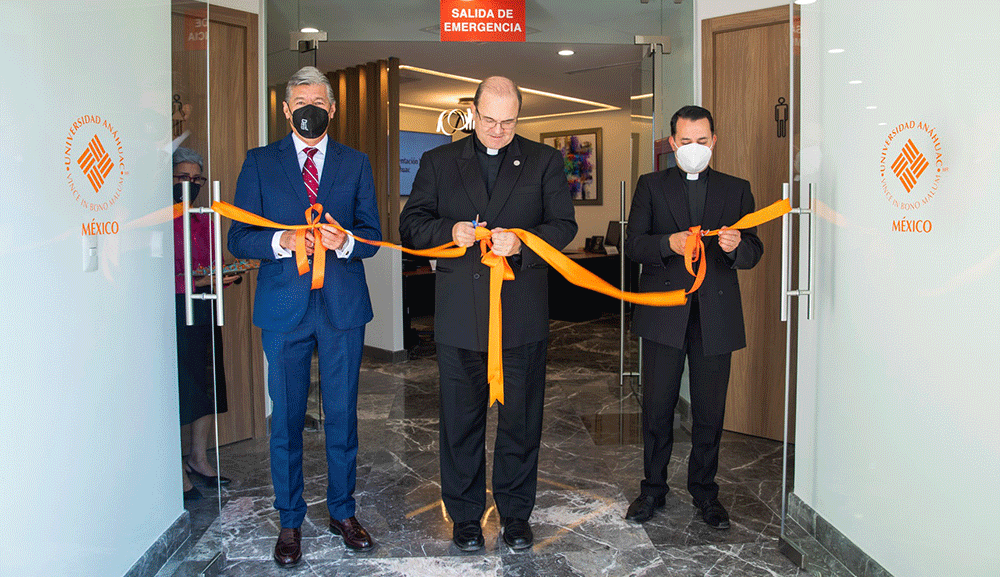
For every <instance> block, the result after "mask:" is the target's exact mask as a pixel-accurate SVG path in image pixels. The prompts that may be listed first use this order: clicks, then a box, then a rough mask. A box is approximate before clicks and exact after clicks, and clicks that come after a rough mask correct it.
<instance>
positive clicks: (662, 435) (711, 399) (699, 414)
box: [640, 300, 732, 503]
mask: <svg viewBox="0 0 1000 577" xmlns="http://www.w3.org/2000/svg"><path fill="white" fill-rule="evenodd" d="M642 354H643V367H642V378H643V394H642V431H643V465H644V473H645V479H643V481H642V484H641V488H640V491H641V493H643V494H645V495H652V496H660V495H663V494H665V493H666V492H667V490H668V487H667V465H669V464H670V452H671V450H672V449H673V444H674V409H675V408H676V406H677V397H678V395H679V393H680V388H681V375H682V374H683V372H684V358H685V357H687V360H688V368H689V369H690V371H689V374H690V383H691V456H690V459H689V460H688V484H687V486H688V491H689V492H690V493H691V496H692V497H694V501H695V503H703V502H705V501H708V500H710V499H715V498H718V496H719V485H718V484H717V483H716V482H715V474H716V472H718V470H719V442H720V440H721V439H722V423H723V421H724V420H725V417H726V390H727V389H728V387H729V366H730V359H731V357H732V353H725V354H722V355H712V356H705V354H704V349H703V347H702V340H701V323H700V321H699V312H698V304H697V300H694V301H693V305H692V309H691V316H690V318H689V320H688V326H687V333H686V336H685V339H684V349H676V348H674V347H669V346H667V345H663V344H660V343H656V342H653V341H651V340H649V339H643V341H642Z"/></svg>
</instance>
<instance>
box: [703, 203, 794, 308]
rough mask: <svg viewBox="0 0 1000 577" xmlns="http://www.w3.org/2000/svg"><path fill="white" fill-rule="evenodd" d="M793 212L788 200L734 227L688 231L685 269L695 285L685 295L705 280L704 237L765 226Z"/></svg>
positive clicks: (745, 219)
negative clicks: (727, 230)
mask: <svg viewBox="0 0 1000 577" xmlns="http://www.w3.org/2000/svg"><path fill="white" fill-rule="evenodd" d="M791 211H792V205H791V203H790V202H789V200H788V199H787V198H786V199H784V200H779V201H777V202H775V203H773V204H771V205H769V206H766V207H764V208H762V209H760V210H758V211H756V212H751V213H750V214H747V215H746V216H744V217H743V218H741V219H740V220H738V221H737V222H736V223H735V224H733V225H732V226H728V227H722V228H720V229H718V230H701V227H700V226H692V227H691V228H689V229H688V230H689V231H690V232H691V234H690V235H688V237H687V239H686V240H685V242H684V268H686V269H687V271H688V273H690V274H691V276H693V277H694V284H692V285H691V288H690V289H688V290H687V291H686V292H685V294H691V293H693V292H694V291H696V290H698V288H699V287H701V283H702V281H704V280H705V243H704V242H703V241H702V240H701V239H702V237H705V236H718V234H719V233H720V232H721V231H722V230H723V229H730V228H735V229H737V230H742V229H745V228H752V227H755V226H757V225H758V224H763V223H765V222H767V221H769V220H773V219H775V218H778V217H779V216H782V215H784V214H786V213H789V212H791ZM695 263H697V265H698V270H697V271H696V270H694V265H695Z"/></svg>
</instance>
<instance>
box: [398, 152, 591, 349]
mask: <svg viewBox="0 0 1000 577" xmlns="http://www.w3.org/2000/svg"><path fill="white" fill-rule="evenodd" d="M473 138H474V137H473V136H469V137H468V138H465V139H462V140H459V141H457V142H453V143H451V144H445V145H443V146H439V147H438V148H435V149H434V150H430V151H428V152H426V153H424V155H423V156H422V157H421V159H420V168H419V169H418V170H417V175H416V177H415V178H414V182H413V190H412V192H411V193H410V198H409V200H408V201H407V203H406V207H405V208H404V209H403V212H402V214H400V217H399V231H400V233H401V236H402V240H403V244H404V245H406V246H409V247H413V248H430V247H434V246H439V245H442V244H445V243H447V242H449V241H451V229H452V227H453V226H454V225H455V223H456V222H458V221H461V220H468V221H471V220H473V219H475V218H476V215H477V214H478V215H479V220H480V222H486V223H487V226H488V227H489V228H491V229H492V228H494V227H503V228H522V229H525V230H528V231H530V232H533V233H535V234H536V235H538V236H539V237H541V238H542V239H543V240H545V241H546V242H548V243H549V244H551V245H552V246H553V247H555V248H557V249H562V248H563V247H564V246H566V245H567V244H569V242H570V241H571V240H573V237H574V236H576V228H577V227H576V220H575V219H574V214H573V201H572V199H571V197H570V193H569V186H568V185H567V183H566V174H565V172H564V171H563V158H562V155H561V154H560V153H559V151H558V150H556V149H554V148H552V147H551V146H546V145H544V144H539V143H537V142H533V141H531V140H528V139H525V138H522V137H521V136H514V140H513V141H511V143H510V145H509V148H508V149H507V153H506V154H507V156H506V157H505V158H504V161H503V165H502V166H501V167H500V173H499V175H498V176H497V180H496V184H495V185H494V189H493V194H492V195H491V196H489V197H488V196H487V194H486V185H485V183H484V182H483V177H482V172H481V169H480V167H479V160H478V158H476V151H475V145H474V143H473ZM520 256H521V258H520V259H517V258H514V257H512V258H509V259H508V261H509V262H511V263H512V266H513V265H515V264H516V263H517V261H518V260H520V265H519V266H514V269H515V270H514V275H515V277H516V279H515V280H513V281H505V282H504V283H503V292H502V301H503V346H504V348H510V347H515V346H520V345H524V344H527V343H533V342H537V341H540V340H543V339H545V338H547V337H548V334H549V306H548V270H547V269H548V266H547V265H546V264H545V261H543V260H542V259H541V258H540V257H539V256H538V255H536V254H534V253H533V252H532V251H531V250H530V249H528V248H527V247H523V248H522V249H521V255H520ZM480 258H481V255H480V250H479V246H478V244H477V245H473V246H472V247H470V248H469V250H468V251H467V252H466V253H465V256H463V257H462V258H457V259H439V260H438V262H437V273H436V276H435V298H434V306H435V309H434V311H435V314H434V338H435V340H436V341H437V342H439V343H441V344H445V345H451V346H454V347H459V348H463V349H469V350H474V351H485V350H486V345H487V340H486V338H487V332H488V329H489V323H488V319H489V310H488V308H489V294H490V287H489V268H488V267H486V266H485V265H483V264H482V263H481V262H480Z"/></svg>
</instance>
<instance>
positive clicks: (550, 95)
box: [399, 64, 621, 120]
mask: <svg viewBox="0 0 1000 577" xmlns="http://www.w3.org/2000/svg"><path fill="white" fill-rule="evenodd" d="M399 69H400V70H410V71H413V72H420V73H421V74H429V75H431V76H440V77H442V78H451V79H452V80H461V81H463V82H469V83H471V84H479V83H480V82H482V80H480V79H478V78H470V77H468V76H459V75H457V74H448V73H447V72H438V71H437V70H430V69H428V68H418V67H416V66H410V65H409V64H400V65H399ZM521 92H526V93H528V94H534V95H536V96H546V97H548V98H555V99H556V100H565V101H567V102H576V103H578V104H586V105H588V106H593V107H596V108H599V109H600V110H621V109H620V108H618V107H617V106H611V105H610V104H603V103H601V102H594V101H593V100H584V99H582V98H574V97H572V96H564V95H562V94H555V93H553V92H544V91H542V90H535V89H534V88H525V87H524V86H522V87H521ZM587 112H589V111H587ZM521 120H524V119H523V118H522V119H521Z"/></svg>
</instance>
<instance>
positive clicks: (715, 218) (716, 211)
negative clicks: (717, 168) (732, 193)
mask: <svg viewBox="0 0 1000 577" xmlns="http://www.w3.org/2000/svg"><path fill="white" fill-rule="evenodd" d="M705 178H707V179H708V182H707V183H706V187H705V216H704V217H703V218H702V220H703V221H704V223H705V227H706V228H708V229H711V230H714V229H717V228H720V227H721V226H723V225H726V226H728V225H730V224H734V223H731V222H722V211H723V209H725V207H726V196H725V191H724V190H722V189H721V187H720V185H719V184H718V182H719V179H718V178H713V174H712V169H707V170H705Z"/></svg>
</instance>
